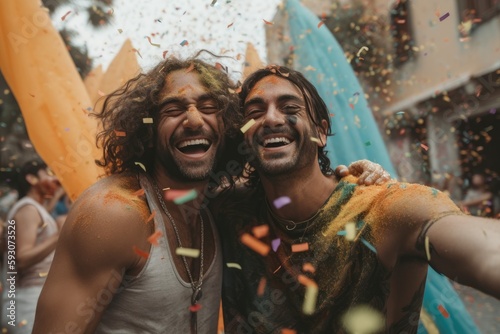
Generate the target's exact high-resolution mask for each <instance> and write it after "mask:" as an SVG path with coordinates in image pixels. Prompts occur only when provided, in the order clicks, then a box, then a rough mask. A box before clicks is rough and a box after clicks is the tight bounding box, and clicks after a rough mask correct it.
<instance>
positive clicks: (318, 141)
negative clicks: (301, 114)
mask: <svg viewBox="0 0 500 334" xmlns="http://www.w3.org/2000/svg"><path fill="white" fill-rule="evenodd" d="M309 139H311V141H313V142H315V143H318V144H321V140H319V139H318V138H316V137H311V138H309Z"/></svg>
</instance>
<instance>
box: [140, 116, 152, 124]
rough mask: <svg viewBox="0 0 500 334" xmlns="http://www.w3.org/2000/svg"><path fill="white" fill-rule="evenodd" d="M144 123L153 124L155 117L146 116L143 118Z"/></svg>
mask: <svg viewBox="0 0 500 334" xmlns="http://www.w3.org/2000/svg"><path fill="white" fill-rule="evenodd" d="M142 123H144V124H153V119H152V118H151V117H146V118H143V119H142Z"/></svg>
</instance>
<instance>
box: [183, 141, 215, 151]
mask: <svg viewBox="0 0 500 334" xmlns="http://www.w3.org/2000/svg"><path fill="white" fill-rule="evenodd" d="M211 145H212V143H211V142H210V141H209V140H208V139H191V140H184V141H181V142H180V143H179V144H178V145H177V149H178V150H179V151H181V152H182V153H184V154H202V153H205V152H207V151H208V149H209V148H210V146H211Z"/></svg>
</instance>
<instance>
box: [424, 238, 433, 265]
mask: <svg viewBox="0 0 500 334" xmlns="http://www.w3.org/2000/svg"><path fill="white" fill-rule="evenodd" d="M424 245H425V255H426V256H427V261H430V260H431V250H430V248H429V236H427V235H426V236H425V240H424Z"/></svg>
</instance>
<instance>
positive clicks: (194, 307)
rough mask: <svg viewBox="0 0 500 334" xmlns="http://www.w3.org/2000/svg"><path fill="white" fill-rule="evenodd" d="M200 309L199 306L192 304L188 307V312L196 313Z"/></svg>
mask: <svg viewBox="0 0 500 334" xmlns="http://www.w3.org/2000/svg"><path fill="white" fill-rule="evenodd" d="M200 309H201V304H194V305H191V306H189V311H191V312H198V311H199V310H200Z"/></svg>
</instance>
